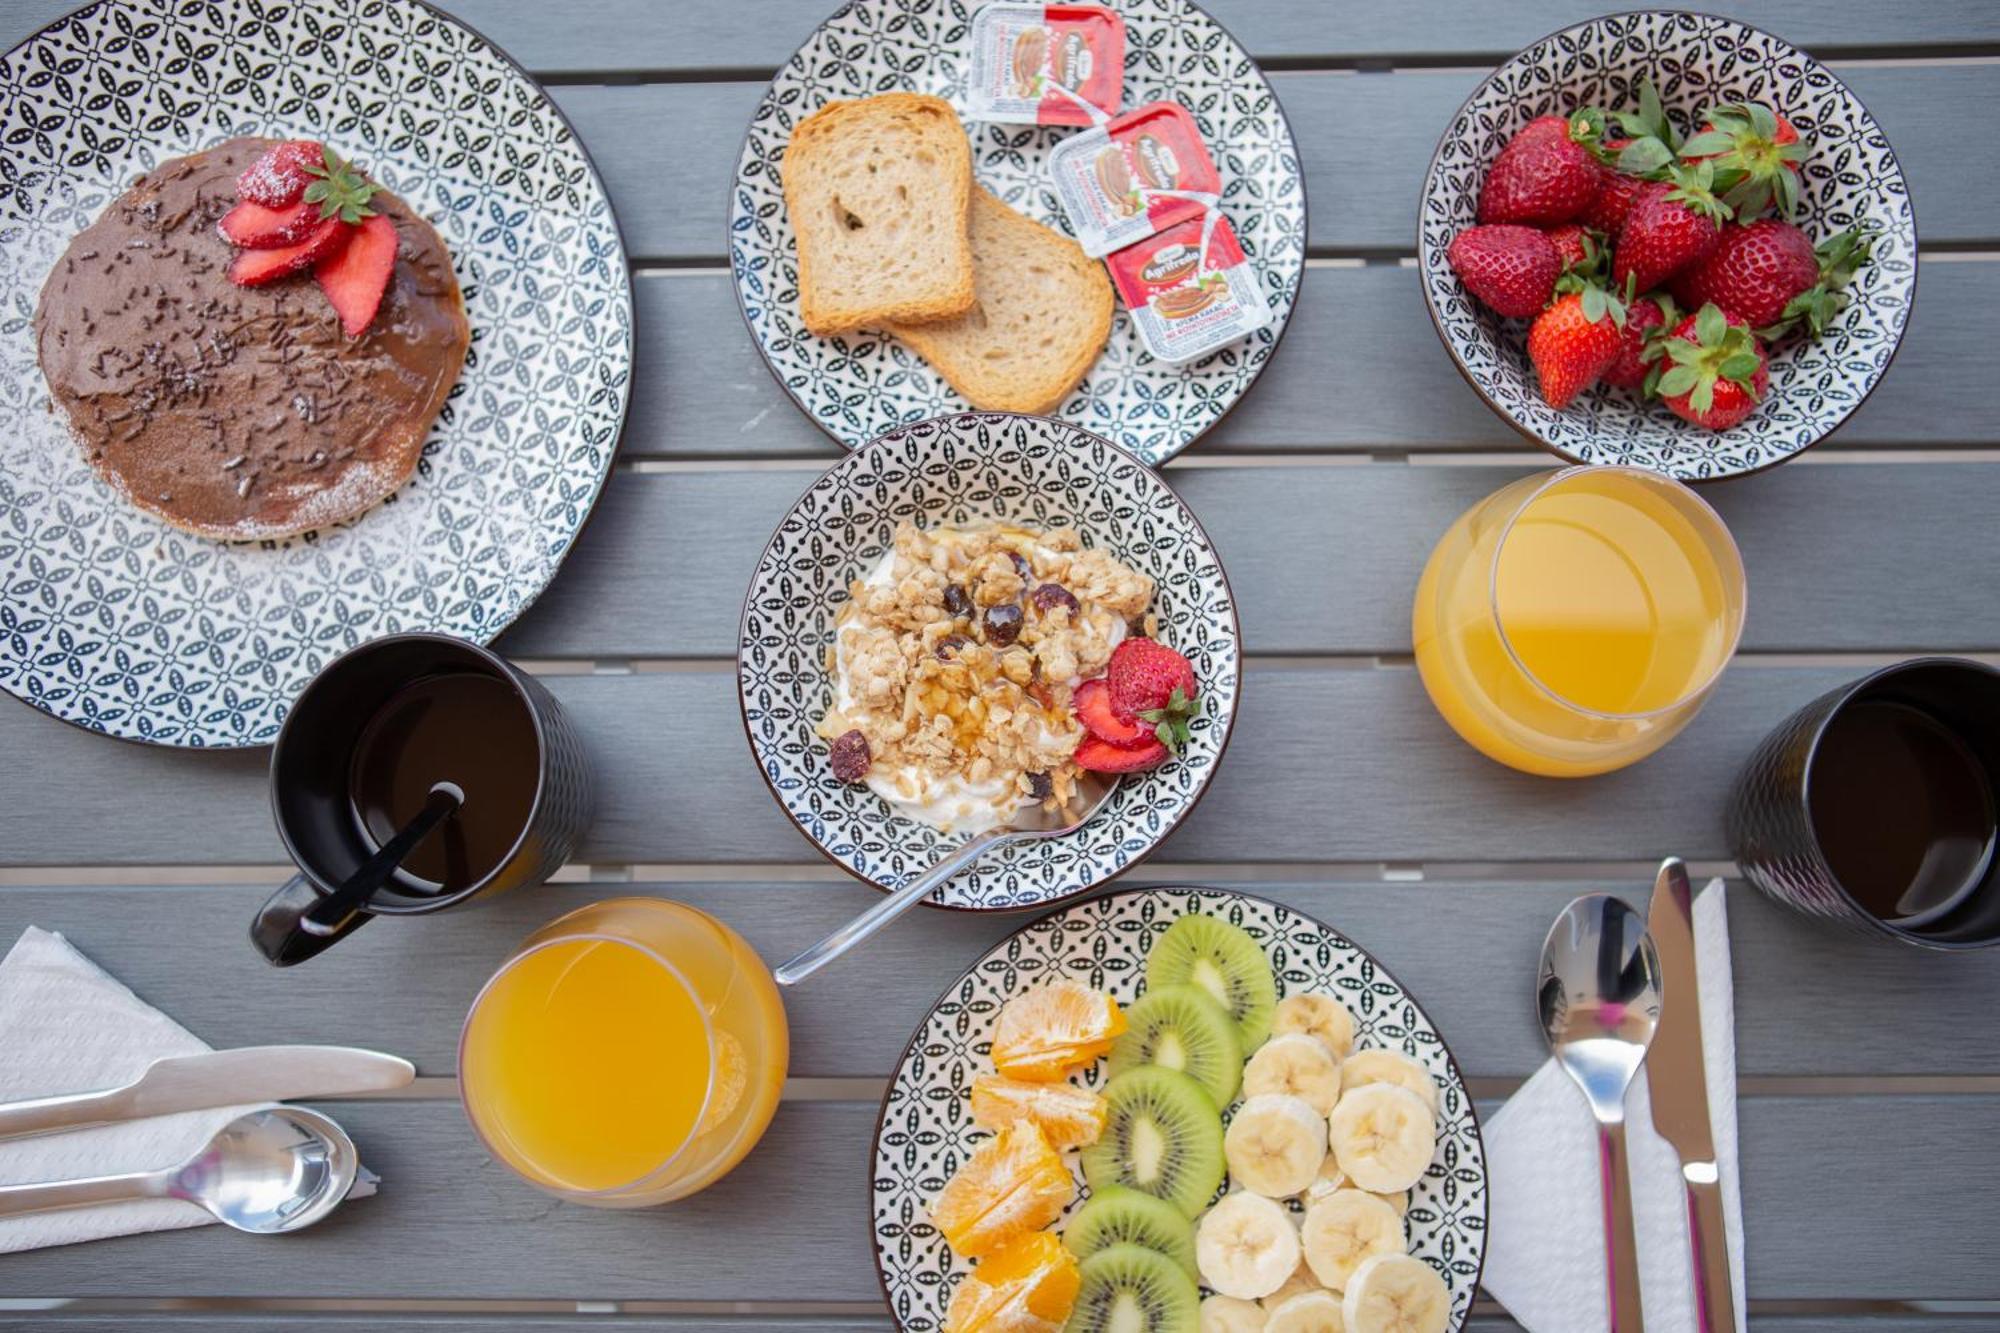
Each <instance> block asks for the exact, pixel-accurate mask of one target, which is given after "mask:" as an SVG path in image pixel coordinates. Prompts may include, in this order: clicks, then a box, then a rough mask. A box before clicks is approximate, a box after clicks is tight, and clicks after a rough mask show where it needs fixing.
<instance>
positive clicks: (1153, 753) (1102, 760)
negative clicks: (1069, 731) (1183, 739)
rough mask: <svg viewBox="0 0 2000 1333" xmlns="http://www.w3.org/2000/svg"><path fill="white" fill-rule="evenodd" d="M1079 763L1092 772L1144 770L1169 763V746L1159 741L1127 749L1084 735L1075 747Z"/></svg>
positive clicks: (1078, 765) (1080, 766) (1139, 771)
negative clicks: (1080, 742)
mask: <svg viewBox="0 0 2000 1333" xmlns="http://www.w3.org/2000/svg"><path fill="white" fill-rule="evenodd" d="M1075 759H1076V766H1077V767H1078V768H1083V769H1088V770H1090V771H1091V772H1092V773H1141V772H1144V771H1145V770H1146V769H1149V768H1158V767H1159V766H1160V765H1161V764H1164V763H1165V762H1167V747H1166V746H1164V745H1162V744H1160V743H1159V742H1158V741H1151V742H1148V743H1147V744H1145V745H1139V746H1134V747H1132V748H1129V749H1128V748H1126V747H1125V746H1122V745H1113V744H1111V743H1110V742H1108V741H1103V740H1099V739H1098V738H1097V737H1095V736H1085V737H1084V738H1083V744H1081V745H1079V746H1077V747H1076V755H1075Z"/></svg>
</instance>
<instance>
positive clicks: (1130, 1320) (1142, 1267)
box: [1063, 1245, 1201, 1333]
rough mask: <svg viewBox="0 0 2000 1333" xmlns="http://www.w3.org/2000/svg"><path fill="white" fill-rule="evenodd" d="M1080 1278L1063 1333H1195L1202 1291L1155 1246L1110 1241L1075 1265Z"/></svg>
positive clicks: (1199, 1320)
mask: <svg viewBox="0 0 2000 1333" xmlns="http://www.w3.org/2000/svg"><path fill="white" fill-rule="evenodd" d="M1078 1271H1079V1273H1080V1274H1081V1276H1082V1279H1083V1280H1082V1282H1081V1283H1080V1284H1079V1285H1078V1287H1077V1291H1076V1305H1075V1306H1074V1308H1072V1309H1071V1311H1070V1316H1069V1323H1067V1324H1065V1325H1063V1333H1113V1331H1114V1330H1115V1333H1198V1330H1199V1329H1200V1328H1201V1292H1200V1290H1199V1289H1197V1288H1196V1286H1195V1284H1194V1279H1193V1278H1191V1277H1189V1276H1188V1275H1187V1274H1186V1273H1183V1272H1182V1271H1181V1270H1180V1266H1179V1265H1178V1264H1176V1263H1175V1262H1174V1261H1173V1260H1171V1259H1169V1258H1167V1257H1166V1256H1165V1255H1163V1254H1161V1253H1159V1252H1158V1251H1157V1250H1149V1249H1147V1248H1146V1247H1145V1246H1143V1245H1113V1246H1110V1247H1109V1248H1107V1249H1102V1250H1099V1251H1098V1252H1097V1253H1096V1254H1093V1255H1091V1256H1090V1257H1089V1258H1088V1259H1085V1260H1084V1261H1083V1263H1082V1264H1081V1265H1080V1266H1079V1269H1078Z"/></svg>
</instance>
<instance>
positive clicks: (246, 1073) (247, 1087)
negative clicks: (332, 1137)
mask: <svg viewBox="0 0 2000 1333" xmlns="http://www.w3.org/2000/svg"><path fill="white" fill-rule="evenodd" d="M416 1076H417V1069H416V1066H415V1065H413V1064H411V1063H410V1062H409V1061H408V1060H403V1059H399V1058H398V1057H396V1056H393V1055H383V1054H382V1053H381V1052H379V1051H364V1050H359V1049H357V1048H355V1047H352V1046H244V1047H239V1048H237V1049H235V1050H229V1051H208V1052H205V1053H203V1054H201V1055H170V1056H165V1057H163V1058H161V1059H158V1060H155V1061H153V1063H151V1064H150V1065H147V1066H146V1068H145V1071H144V1072H142V1073H141V1074H140V1075H139V1077H138V1078H136V1079H134V1080H133V1081H132V1082H130V1083H127V1084H125V1085H124V1086H123V1087H118V1088H104V1089H101V1090H97V1091H92V1092H72V1093H65V1094H63V1095H61V1096H56V1097H36V1098H33V1099H31V1100H28V1101H19V1102H9V1103H7V1104H5V1105H0V1139H15V1138H26V1137H28V1136H29V1135H33V1134H50V1133H54V1132H55V1131H57V1130H65V1129H85V1128H88V1127H90V1126H92V1125H108V1124H112V1123H114V1122H116V1121H120V1120H138V1119H142V1118H144V1117H146V1116H155V1115H171V1114H173V1113H174V1112H176V1111H201V1110H207V1109H209V1108H211V1107H217V1106H236V1105H239V1104H242V1103H245V1102H282V1101H289V1100H291V1099H292V1098H295V1097H336V1096H341V1095H344V1094H347V1093H356V1092H383V1091H387V1090H389V1089H391V1088H400V1087H402V1086H404V1085H405V1084H407V1083H409V1082H410V1080H411V1079H413V1078H415V1077H416Z"/></svg>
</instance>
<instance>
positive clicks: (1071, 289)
mask: <svg viewBox="0 0 2000 1333" xmlns="http://www.w3.org/2000/svg"><path fill="white" fill-rule="evenodd" d="M972 269H973V283H974V286H975V287H976V288H977V290H978V297H977V299H976V300H975V301H974V302H973V305H972V309H970V310H968V311H966V312H965V313H964V314H963V315H960V316H958V317H957V318H955V319H947V320H938V321H933V322H930V323H924V324H914V323H904V322H898V323H892V324H890V325H889V326H888V329H889V332H891V333H893V334H895V335H896V336H897V337H898V338H901V339H902V340H903V341H904V342H906V343H908V344H909V345H910V346H911V347H913V348H915V349H916V351H917V353H918V354H919V355H920V356H922V357H923V358H924V360H926V361H928V362H930V363H931V365H933V366H935V367H936V368H937V372H938V373H939V374H940V375H943V376H944V377H945V379H946V380H947V381H949V382H950V384H951V387H952V388H954V389H956V390H958V391H959V392H960V393H962V394H964V395H965V396H966V398H967V399H968V400H969V401H970V402H971V403H972V405H973V406H974V407H978V408H984V409H986V410H988V411H994V412H1033V413H1044V412H1053V411H1054V410H1055V409H1056V407H1057V405H1058V404H1060V403H1061V402H1062V400H1063V399H1065V398H1067V397H1069V391H1070V390H1071V389H1074V388H1075V387H1076V385H1077V381H1079V380H1081V379H1082V378H1083V377H1084V374H1085V372H1087V371H1088V370H1089V369H1090V367H1091V366H1092V364H1094V363H1095V362H1096V360H1097V354H1098V353H1099V352H1100V351H1102V350H1103V349H1104V340H1105V338H1106V337H1107V336H1109V335H1110V333H1111V312H1112V296H1111V280H1110V278H1108V277H1106V276H1105V272H1104V266H1103V265H1102V264H1100V263H1098V262H1097V261H1096V260H1094V259H1091V258H1089V257H1088V256H1087V255H1085V254H1084V253H1083V248H1082V247H1081V246H1079V245H1078V244H1077V243H1076V242H1075V241H1072V240H1071V239H1069V237H1067V236H1064V235H1062V234H1061V233H1060V232H1056V231H1052V230H1050V229H1049V228H1047V227H1044V226H1043V225H1042V224H1041V223H1039V222H1036V221H1034V220H1033V219H1032V218H1025V217H1022V216H1021V215H1020V214H1019V213H1016V212H1015V211H1014V210H1013V209H1011V208H1009V207H1007V205H1005V204H1003V203H1001V202H1000V201H999V200H998V199H996V198H994V197H993V196H992V195H990V194H988V193H987V192H986V191H985V190H983V189H980V188H978V187H977V186H975V187H974V188H973V191H972Z"/></svg>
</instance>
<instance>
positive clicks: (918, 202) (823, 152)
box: [784, 93, 972, 337]
mask: <svg viewBox="0 0 2000 1333" xmlns="http://www.w3.org/2000/svg"><path fill="white" fill-rule="evenodd" d="M784 179H785V212H786V214H787V215H788V216H789V217H790V218H791V221H792V230H793V232H794V233H796V234H797V236H798V242H799V311H800V314H801V316H802V317H803V318H804V320H805V324H806V327H807V328H808V329H811V330H812V331H813V332H814V333H816V334H819V335H820V336H821V337H825V336H827V335H829V334H834V333H845V332H847V331H848V330H850V329H858V328H863V327H873V328H879V327H881V326H882V325H883V324H884V323H887V322H888V321H890V320H926V319H949V318H950V317H952V316H953V315H958V314H962V313H964V312H965V311H966V310H967V309H968V308H969V307H970V306H971V305H972V246H971V243H970V240H969V239H968V237H967V235H966V213H967V210H968V209H969V208H970V206H971V193H972V150H971V148H970V147H969V146H968V145H967V144H966V141H965V127H964V126H962V125H960V124H959V123H958V114H957V113H956V112H955V111H953V110H952V109H951V103H949V102H947V101H944V100H943V99H942V98H937V97H924V96H920V95H918V94H916V93H885V94H883V95H882V96H880V97H868V98H863V99H862V100H860V101H858V102H833V103H829V104H828V105H826V106H823V107H821V108H820V109H819V110H818V111H815V112H813V114H812V115H810V116H808V117H806V119H805V120H804V121H803V122H801V123H800V125H799V127H798V128H797V129H796V130H794V131H793V132H792V140H791V143H790V144H789V145H787V147H786V149H785V161H784Z"/></svg>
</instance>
